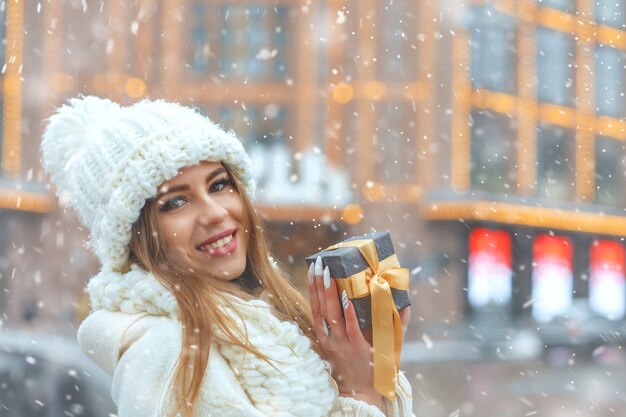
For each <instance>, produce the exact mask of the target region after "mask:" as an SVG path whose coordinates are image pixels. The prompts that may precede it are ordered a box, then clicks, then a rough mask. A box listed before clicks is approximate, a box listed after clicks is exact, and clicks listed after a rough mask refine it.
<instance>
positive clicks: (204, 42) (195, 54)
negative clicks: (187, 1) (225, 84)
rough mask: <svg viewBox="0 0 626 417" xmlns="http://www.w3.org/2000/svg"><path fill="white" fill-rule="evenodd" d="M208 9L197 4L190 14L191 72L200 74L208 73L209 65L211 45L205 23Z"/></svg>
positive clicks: (203, 5)
mask: <svg viewBox="0 0 626 417" xmlns="http://www.w3.org/2000/svg"><path fill="white" fill-rule="evenodd" d="M207 9H208V6H207V5H206V4H203V3H195V4H193V5H192V6H191V13H190V14H189V30H190V32H191V39H190V42H189V45H190V46H189V48H190V52H191V70H192V72H195V73H200V74H202V73H205V72H207V69H208V64H209V54H210V45H209V39H208V33H207V25H206V23H205V22H206V18H207V11H208V10H207Z"/></svg>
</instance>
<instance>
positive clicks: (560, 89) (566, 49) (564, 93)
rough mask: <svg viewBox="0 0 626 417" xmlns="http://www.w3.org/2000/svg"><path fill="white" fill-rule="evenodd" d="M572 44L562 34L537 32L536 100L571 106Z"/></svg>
mask: <svg viewBox="0 0 626 417" xmlns="http://www.w3.org/2000/svg"><path fill="white" fill-rule="evenodd" d="M573 51H574V41H573V38H572V37H571V36H570V35H568V34H566V33H563V32H558V31H556V30H552V29H547V28H543V27H540V28H537V98H538V99H539V101H545V102H548V103H553V104H560V105H564V106H573V105H574V52H573Z"/></svg>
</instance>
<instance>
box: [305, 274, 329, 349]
mask: <svg viewBox="0 0 626 417" xmlns="http://www.w3.org/2000/svg"><path fill="white" fill-rule="evenodd" d="M308 280H309V285H308V289H309V300H310V302H311V314H312V315H313V330H314V331H315V336H316V337H317V340H318V341H319V340H321V338H323V337H324V336H325V335H326V334H325V333H324V327H325V325H324V323H323V321H322V315H321V311H320V301H319V296H318V295H317V286H316V285H315V263H311V265H310V266H309V270H308Z"/></svg>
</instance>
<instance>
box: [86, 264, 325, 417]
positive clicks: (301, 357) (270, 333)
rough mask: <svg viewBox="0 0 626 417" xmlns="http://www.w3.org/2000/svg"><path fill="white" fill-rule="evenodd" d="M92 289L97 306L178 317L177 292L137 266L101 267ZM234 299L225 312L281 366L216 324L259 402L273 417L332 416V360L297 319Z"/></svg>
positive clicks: (224, 349)
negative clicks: (124, 268)
mask: <svg viewBox="0 0 626 417" xmlns="http://www.w3.org/2000/svg"><path fill="white" fill-rule="evenodd" d="M88 289H89V295H90V297H91V304H92V308H93V309H94V310H99V309H106V310H111V311H122V312H124V313H128V314H135V313H141V312H146V313H148V314H151V315H158V316H169V317H172V318H175V319H178V317H179V316H178V306H177V304H176V299H175V298H174V295H173V294H172V293H170V292H169V291H168V290H167V288H165V287H164V286H163V285H161V284H160V283H159V282H158V281H157V280H156V279H155V278H154V276H153V275H152V274H151V273H149V272H146V271H145V270H143V269H141V268H139V267H137V266H133V267H132V268H131V270H130V271H129V272H127V273H124V274H122V273H116V272H112V271H101V272H100V273H99V274H98V275H96V276H95V277H93V278H92V279H91V281H90V282H89V285H88ZM262 298H263V297H262ZM235 303H236V306H237V311H236V312H235V311H232V310H231V309H229V308H224V311H225V312H226V314H228V315H229V316H230V317H231V318H232V319H233V320H234V321H235V323H237V325H238V326H240V328H241V329H244V332H246V333H247V335H248V340H249V341H250V343H251V344H252V345H253V346H254V347H255V348H256V349H258V350H259V352H260V353H262V354H264V355H266V356H267V357H269V358H271V359H272V364H273V365H274V366H275V367H276V368H274V367H272V366H271V365H270V364H269V363H267V362H266V361H264V360H262V359H260V358H258V357H257V356H256V355H253V354H250V353H249V352H247V351H245V350H244V349H242V348H241V347H239V346H235V345H232V344H230V343H227V342H225V341H224V338H223V337H220V335H221V332H220V331H219V329H217V328H215V331H216V334H217V336H218V337H217V338H216V343H217V346H218V350H219V352H220V354H221V355H222V356H223V357H224V358H225V359H226V361H227V362H228V363H229V365H230V367H231V369H232V370H233V372H234V374H235V375H236V377H237V379H238V381H239V383H240V384H241V386H242V388H243V389H244V390H245V392H246V394H247V395H248V397H249V398H250V400H251V401H252V403H253V404H254V406H255V407H256V408H257V409H258V410H259V411H260V412H261V413H263V414H265V415H268V416H278V417H281V416H285V417H286V416H303V417H305V416H306V417H315V416H326V415H328V413H329V412H330V409H331V407H332V405H333V404H334V402H335V399H336V397H337V391H336V388H334V385H333V382H332V379H331V377H330V373H329V369H328V365H327V363H326V362H325V361H323V360H322V359H321V358H320V357H319V356H318V355H317V353H316V352H315V351H314V350H313V349H312V347H311V341H310V340H309V338H308V337H306V336H305V335H304V334H302V332H301V331H300V328H299V327H298V326H297V325H295V324H294V323H292V322H288V321H281V320H279V319H278V318H277V317H276V316H275V315H274V314H272V312H271V307H270V305H269V304H268V302H267V301H265V300H263V299H254V300H251V301H244V300H240V299H237V300H236V301H235Z"/></svg>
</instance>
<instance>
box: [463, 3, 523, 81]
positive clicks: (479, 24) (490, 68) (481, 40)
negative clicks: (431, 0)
mask: <svg viewBox="0 0 626 417" xmlns="http://www.w3.org/2000/svg"><path fill="white" fill-rule="evenodd" d="M515 44H516V37H515V26H514V23H513V21H512V19H511V18H510V17H509V16H506V15H504V14H502V13H497V12H494V11H493V10H491V9H489V8H485V7H483V8H476V9H474V14H473V16H472V40H471V47H472V64H471V65H472V82H473V85H474V87H475V88H486V89H489V90H493V91H501V92H505V93H513V92H514V90H515V80H516V77H515V70H516V68H515V65H514V63H515V60H516V56H515V55H516V47H515Z"/></svg>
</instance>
